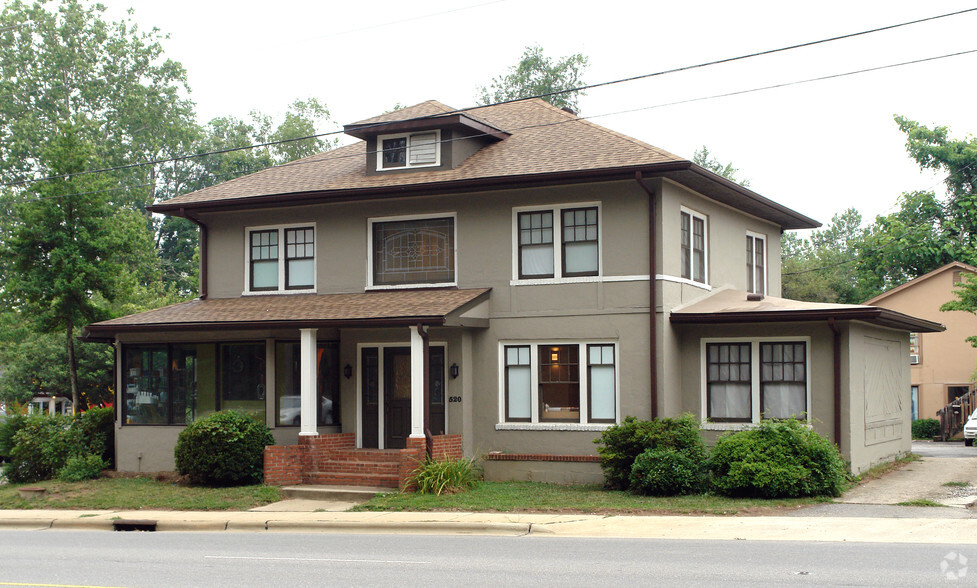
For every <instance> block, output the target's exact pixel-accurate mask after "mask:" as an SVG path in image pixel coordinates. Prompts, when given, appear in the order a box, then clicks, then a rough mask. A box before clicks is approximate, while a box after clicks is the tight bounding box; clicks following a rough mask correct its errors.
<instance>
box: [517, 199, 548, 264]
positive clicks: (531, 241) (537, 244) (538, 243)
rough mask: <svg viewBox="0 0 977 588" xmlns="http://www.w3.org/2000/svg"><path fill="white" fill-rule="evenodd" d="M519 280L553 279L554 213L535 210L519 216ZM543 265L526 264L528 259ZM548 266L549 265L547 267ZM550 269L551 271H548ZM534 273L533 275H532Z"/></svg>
mask: <svg viewBox="0 0 977 588" xmlns="http://www.w3.org/2000/svg"><path fill="white" fill-rule="evenodd" d="M517 227H518V231H519V278H520V279H526V278H552V277H553V276H554V272H553V266H554V264H553V230H554V228H553V211H552V210H533V211H527V212H520V213H519V215H518V225H517ZM530 256H531V257H533V258H538V259H539V260H540V261H541V263H535V264H532V265H534V266H536V267H529V266H530V265H531V264H528V263H526V261H527V257H530ZM547 264H548V265H547ZM546 269H549V271H546ZM530 272H532V273H530Z"/></svg>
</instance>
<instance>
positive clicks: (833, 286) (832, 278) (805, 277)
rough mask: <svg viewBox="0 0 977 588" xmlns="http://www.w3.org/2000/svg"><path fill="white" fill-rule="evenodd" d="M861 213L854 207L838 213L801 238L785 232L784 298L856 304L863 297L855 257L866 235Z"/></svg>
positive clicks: (782, 248)
mask: <svg viewBox="0 0 977 588" xmlns="http://www.w3.org/2000/svg"><path fill="white" fill-rule="evenodd" d="M865 232H866V229H865V228H864V227H863V226H862V215H861V214H859V212H858V211H857V210H855V209H854V208H849V209H848V210H846V211H844V212H842V213H841V214H836V215H834V216H833V217H832V218H831V222H830V223H829V224H828V225H827V226H826V227H824V228H823V229H820V230H816V231H813V232H812V233H811V235H810V237H809V238H807V239H802V238H800V237H799V236H798V235H797V233H794V232H788V233H784V235H783V238H782V240H781V260H782V266H781V267H782V273H781V276H782V288H783V295H784V297H785V298H793V299H795V300H806V301H809V302H837V303H842V304H855V303H858V302H861V301H862V300H864V298H862V294H861V293H860V291H859V288H858V284H857V283H856V278H855V276H856V266H855V264H854V261H853V257H854V256H855V255H856V250H857V247H858V246H859V244H860V243H861V242H862V240H863V239H864V236H865Z"/></svg>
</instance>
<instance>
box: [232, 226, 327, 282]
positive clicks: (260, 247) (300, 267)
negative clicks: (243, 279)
mask: <svg viewBox="0 0 977 588" xmlns="http://www.w3.org/2000/svg"><path fill="white" fill-rule="evenodd" d="M247 244H248V245H247V247H248V272H247V290H246V291H248V292H278V291H283V290H305V291H309V290H314V289H315V227H314V226H310V225H302V226H287V227H272V228H265V227H262V228H253V229H248V230H247ZM283 245H284V246H283Z"/></svg>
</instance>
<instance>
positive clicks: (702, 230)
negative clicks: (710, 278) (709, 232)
mask: <svg viewBox="0 0 977 588" xmlns="http://www.w3.org/2000/svg"><path fill="white" fill-rule="evenodd" d="M707 243H708V240H707V236H706V217H704V216H702V215H700V214H699V213H697V212H693V211H691V210H686V209H684V208H683V209H682V277H683V278H685V279H687V280H692V281H693V282H700V283H703V284H705V283H706V246H707Z"/></svg>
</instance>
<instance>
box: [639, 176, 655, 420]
mask: <svg viewBox="0 0 977 588" xmlns="http://www.w3.org/2000/svg"><path fill="white" fill-rule="evenodd" d="M634 181H636V182H638V185H639V186H641V189H642V190H644V191H645V193H646V194H648V276H649V279H648V320H649V322H650V328H649V332H648V355H649V356H650V364H651V365H650V368H651V372H650V375H649V378H648V379H649V387H650V388H651V418H652V419H656V418H658V295H657V292H656V289H657V288H656V286H657V284H656V282H655V276H656V275H658V274H657V272H656V271H655V257H656V254H657V251H656V250H657V247H656V245H657V239H658V232H657V230H656V227H655V206H656V200H655V191H654V190H652V189H651V188H649V187H648V186H647V185H646V184H645V183H644V181H643V180H642V177H641V172H640V171H636V172H634Z"/></svg>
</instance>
